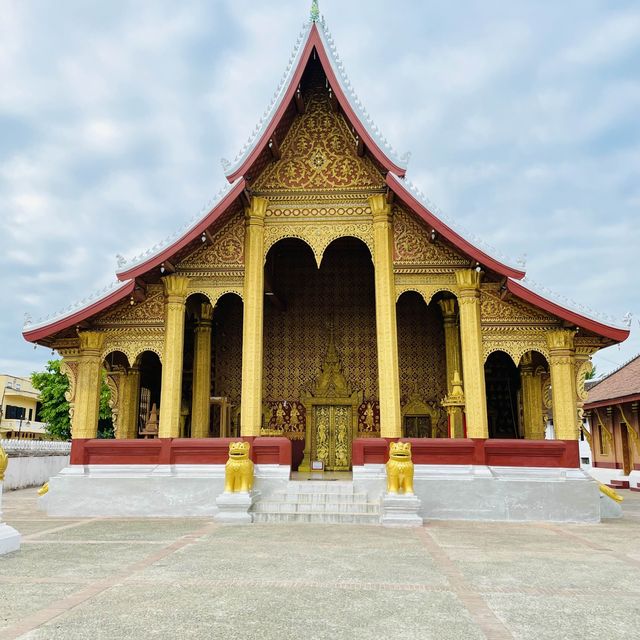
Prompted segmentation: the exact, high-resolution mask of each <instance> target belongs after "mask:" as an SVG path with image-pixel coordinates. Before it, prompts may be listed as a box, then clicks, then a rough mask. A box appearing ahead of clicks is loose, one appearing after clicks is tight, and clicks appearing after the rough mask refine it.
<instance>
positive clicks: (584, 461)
mask: <svg viewBox="0 0 640 640" xmlns="http://www.w3.org/2000/svg"><path fill="white" fill-rule="evenodd" d="M580 462H581V464H589V458H580Z"/></svg>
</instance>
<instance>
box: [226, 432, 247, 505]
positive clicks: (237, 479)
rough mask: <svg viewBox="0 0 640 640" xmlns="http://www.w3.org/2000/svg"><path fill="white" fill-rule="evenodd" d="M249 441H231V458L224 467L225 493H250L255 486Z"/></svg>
mask: <svg viewBox="0 0 640 640" xmlns="http://www.w3.org/2000/svg"><path fill="white" fill-rule="evenodd" d="M250 449H251V445H250V444H249V443H248V442H231V443H229V459H228V460H227V464H226V465H225V469H224V492H225V493H241V492H242V493H248V492H249V491H251V489H252V487H253V462H251V460H250V459H249V450H250Z"/></svg>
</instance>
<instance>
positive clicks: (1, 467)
mask: <svg viewBox="0 0 640 640" xmlns="http://www.w3.org/2000/svg"><path fill="white" fill-rule="evenodd" d="M8 465H9V456H7V454H6V452H5V450H4V449H3V448H2V447H0V482H2V481H3V480H4V473H5V471H6V470H7V466H8Z"/></svg>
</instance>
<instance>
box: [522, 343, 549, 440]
mask: <svg viewBox="0 0 640 640" xmlns="http://www.w3.org/2000/svg"><path fill="white" fill-rule="evenodd" d="M520 384H521V389H522V413H523V419H524V437H525V438H526V439H527V440H544V435H545V424H544V415H543V403H542V376H541V375H540V372H539V371H537V370H536V367H535V365H534V360H533V353H532V352H531V351H529V352H528V353H525V354H524V355H523V356H522V361H521V363H520Z"/></svg>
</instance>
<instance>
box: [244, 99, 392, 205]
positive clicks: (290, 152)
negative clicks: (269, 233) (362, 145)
mask: <svg viewBox="0 0 640 640" xmlns="http://www.w3.org/2000/svg"><path fill="white" fill-rule="evenodd" d="M280 150H281V158H280V160H278V161H277V162H274V163H273V164H271V165H269V166H268V167H267V168H266V169H265V170H264V172H263V173H262V174H261V175H260V177H259V178H258V179H257V180H256V182H255V183H254V184H253V189H254V190H255V191H259V192H261V193H267V194H268V193H269V192H278V191H292V190H293V191H306V190H320V191H329V190H331V191H333V190H344V189H353V188H360V189H362V188H372V189H380V188H382V187H384V180H383V179H382V175H381V174H380V172H379V171H378V170H377V169H376V168H375V166H374V165H373V162H372V161H371V160H370V159H369V158H367V157H362V158H360V157H358V155H357V152H356V140H355V138H354V136H353V135H352V133H351V131H350V130H349V128H348V126H347V124H346V122H345V120H344V118H343V117H342V116H341V115H340V114H339V113H336V112H334V111H333V110H332V108H331V104H330V101H329V97H328V95H327V92H326V91H325V90H324V89H315V90H313V91H311V92H310V93H309V94H308V96H306V109H305V112H304V114H302V115H301V116H298V117H297V118H296V119H295V121H294V123H293V125H292V126H291V129H290V131H289V133H288V134H287V135H286V137H285V139H284V142H283V143H282V144H281V145H280Z"/></svg>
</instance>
